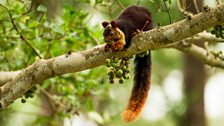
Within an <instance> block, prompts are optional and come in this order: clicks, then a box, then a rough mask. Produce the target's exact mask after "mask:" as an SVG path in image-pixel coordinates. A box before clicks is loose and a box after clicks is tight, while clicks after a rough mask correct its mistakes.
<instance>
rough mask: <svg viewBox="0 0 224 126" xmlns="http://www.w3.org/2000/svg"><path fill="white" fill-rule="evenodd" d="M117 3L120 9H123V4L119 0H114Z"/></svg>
mask: <svg viewBox="0 0 224 126" xmlns="http://www.w3.org/2000/svg"><path fill="white" fill-rule="evenodd" d="M114 1H115V2H116V3H117V5H118V6H119V7H120V8H121V9H125V6H124V5H123V4H122V3H121V2H120V1H119V0H114Z"/></svg>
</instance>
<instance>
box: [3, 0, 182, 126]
mask: <svg viewBox="0 0 224 126" xmlns="http://www.w3.org/2000/svg"><path fill="white" fill-rule="evenodd" d="M37 1H39V0H32V1H31V0H2V1H0V4H1V6H0V13H1V15H0V23H1V27H0V71H15V70H20V69H23V68H26V67H27V66H29V65H30V64H32V63H34V62H35V61H36V60H37V59H39V58H40V57H42V58H44V59H48V58H52V57H56V56H58V55H62V54H66V53H68V52H70V51H80V50H85V49H88V48H91V47H93V46H96V45H98V44H101V43H103V41H102V39H103V38H102V35H101V34H102V29H101V27H100V22H101V21H102V20H103V19H106V20H110V19H113V18H115V17H116V16H117V15H118V14H119V13H120V11H121V10H122V8H121V6H120V5H119V3H117V2H116V0H105V1H103V0H76V1H72V0H67V1H63V2H61V3H60V7H59V8H56V9H59V11H60V13H56V12H54V11H52V10H51V6H50V4H49V3H47V2H46V1H47V0H43V2H42V3H35V2H37ZM44 1H45V2H44ZM49 1H51V2H52V1H53V2H54V0H49ZM163 1H164V2H165V3H166V4H167V7H168V10H169V12H170V14H171V17H170V18H171V19H169V18H168V16H167V12H166V11H167V10H166V8H165V7H164V4H163ZM175 2H176V1H171V0H159V1H158V0H148V1H140V0H139V1H136V0H130V1H125V0H121V1H120V4H122V5H123V6H125V7H127V6H129V5H132V4H140V5H142V6H146V7H147V8H149V10H150V11H151V13H152V15H153V21H154V26H155V27H156V26H157V25H158V24H159V25H166V24H169V20H171V21H172V23H173V22H175V21H177V20H179V18H180V14H179V13H178V12H177V11H176V7H175V6H174V5H175ZM35 5H36V6H35ZM49 13H51V14H52V15H56V16H55V18H53V19H52V18H50V17H49V16H48V14H49ZM161 19H163V20H161ZM167 57H169V58H167ZM167 64H169V65H167ZM180 66H181V61H180V53H178V52H177V51H174V50H171V51H170V49H169V50H165V51H164V50H161V51H157V52H154V53H153V69H154V70H153V73H154V74H153V78H155V79H154V80H153V81H155V83H159V84H161V83H162V81H163V79H164V78H165V77H166V75H167V74H168V73H169V72H170V71H171V70H172V69H175V68H180ZM131 71H132V70H131ZM161 71H163V72H161ZM106 73H107V69H106V67H98V68H94V69H91V70H85V71H82V72H79V73H70V74H66V75H62V76H59V77H55V78H51V79H49V80H47V81H45V82H44V83H42V84H40V85H39V86H38V88H39V89H38V91H37V93H36V94H35V98H34V99H39V104H38V103H36V102H34V103H35V104H37V106H38V107H39V108H38V109H37V111H38V110H39V109H42V111H50V114H49V115H47V116H46V115H40V114H37V115H36V118H35V120H34V121H33V122H32V123H33V124H32V125H44V124H46V125H52V126H54V125H57V124H61V123H62V122H63V120H64V118H66V117H71V115H74V114H76V115H79V114H83V113H84V114H85V115H88V114H89V113H90V112H95V114H93V115H94V118H92V119H93V120H94V122H96V123H97V124H100V125H108V126H109V125H117V126H118V125H122V126H123V125H125V124H122V123H121V120H120V116H119V114H120V113H121V110H122V108H123V106H124V105H125V104H124V103H125V102H124V99H128V96H129V93H127V92H128V91H127V90H130V87H131V86H132V85H131V84H129V85H126V84H127V83H132V81H130V80H132V79H133V78H132V75H131V78H130V80H128V81H125V84H124V85H118V87H116V85H113V87H112V88H111V85H110V84H109V80H108V79H107V75H106ZM128 78H129V76H128ZM115 83H117V82H115ZM127 87H129V88H127ZM120 88H122V91H119V89H120ZM124 88H126V90H125V89H124ZM111 92H112V93H111ZM121 96H122V97H121ZM44 99H47V102H46V100H44ZM22 101H23V102H24V100H22ZM29 101H31V103H32V99H31V100H30V99H28V100H27V102H29ZM34 101H35V100H34ZM18 104H19V105H21V104H22V103H17V105H18ZM26 104H28V103H25V104H22V105H23V106H26ZM52 104H53V105H52ZM23 106H20V107H21V108H22V107H23ZM43 106H44V107H43ZM46 106H47V108H50V109H51V110H45V107H46ZM52 106H53V107H52ZM177 106H178V105H177ZM61 108H63V109H61ZM108 108H109V109H108ZM17 109H18V108H17ZM19 110H20V109H18V111H19ZM10 114H11V113H10ZM174 114H175V112H174ZM2 116H4V115H3V114H1V115H0V117H2ZM51 116H52V117H51ZM88 117H89V116H88ZM96 117H98V118H96ZM89 118H90V117H89ZM99 118H100V119H101V118H102V119H103V121H99V120H100V119H99ZM4 121H6V122H7V121H9V120H5V118H4ZM172 121H173V120H172V119H170V118H168V119H164V120H161V121H158V122H150V123H149V122H148V121H144V120H143V121H142V120H141V121H138V122H137V123H135V124H131V125H136V124H139V126H144V125H148V124H151V125H153V124H154V125H173V122H172ZM1 122H2V121H0V124H1ZM167 122H168V123H167ZM30 125H31V124H30Z"/></svg>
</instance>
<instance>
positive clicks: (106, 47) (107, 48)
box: [104, 44, 111, 52]
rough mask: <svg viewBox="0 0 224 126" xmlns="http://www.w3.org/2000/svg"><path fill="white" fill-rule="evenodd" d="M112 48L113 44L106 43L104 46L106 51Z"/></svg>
mask: <svg viewBox="0 0 224 126" xmlns="http://www.w3.org/2000/svg"><path fill="white" fill-rule="evenodd" d="M110 49H111V44H106V45H105V46H104V51H105V52H109V51H110Z"/></svg>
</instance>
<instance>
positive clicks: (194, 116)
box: [180, 0, 206, 126]
mask: <svg viewBox="0 0 224 126" xmlns="http://www.w3.org/2000/svg"><path fill="white" fill-rule="evenodd" d="M194 1H195V2H194ZM182 2H183V1H182ZM195 3H196V4H195ZM202 3H203V0H186V10H187V11H190V12H192V13H193V14H196V13H198V11H201V10H202ZM200 46H201V47H202V46H203V44H201V45H200ZM205 83H206V70H205V66H204V65H203V63H201V62H200V61H199V60H198V59H196V58H194V57H193V56H191V55H187V54H184V93H185V98H186V104H187V105H186V112H185V114H184V116H183V117H182V120H181V122H180V126H206V119H205V111H204V86H205Z"/></svg>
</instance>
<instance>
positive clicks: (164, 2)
mask: <svg viewBox="0 0 224 126" xmlns="http://www.w3.org/2000/svg"><path fill="white" fill-rule="evenodd" d="M163 4H164V6H165V9H166V12H167V14H168V16H169V20H170V24H171V23H172V21H171V16H170V12H169V10H168V8H167V5H166V1H165V0H163Z"/></svg>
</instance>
